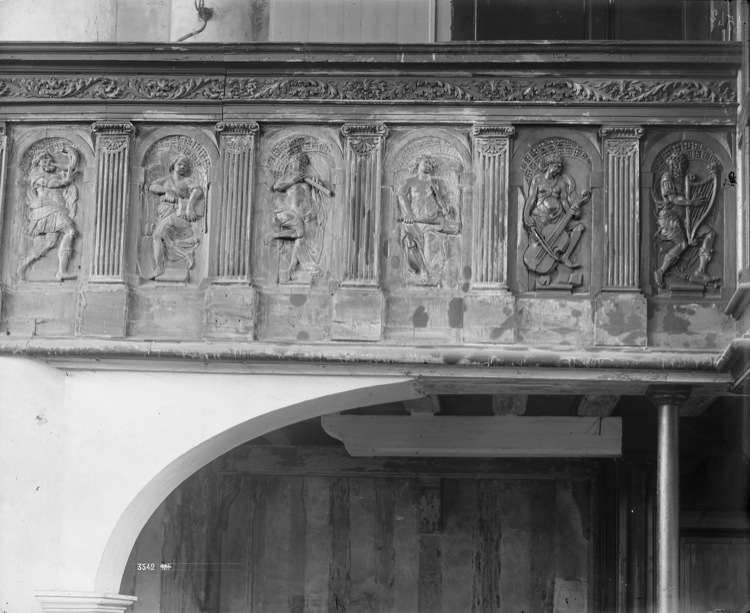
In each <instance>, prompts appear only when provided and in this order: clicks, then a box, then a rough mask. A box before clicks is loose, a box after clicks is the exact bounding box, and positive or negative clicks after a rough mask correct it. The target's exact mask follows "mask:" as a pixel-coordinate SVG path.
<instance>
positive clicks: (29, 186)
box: [16, 138, 81, 281]
mask: <svg viewBox="0 0 750 613" xmlns="http://www.w3.org/2000/svg"><path fill="white" fill-rule="evenodd" d="M80 159H81V153H80V151H79V150H78V149H77V148H76V147H75V145H73V143H72V142H70V141H68V140H67V139H63V138H44V139H42V140H40V141H37V142H36V143H35V144H34V145H32V146H31V147H30V148H29V149H28V150H27V151H26V152H25V153H24V155H23V157H22V159H21V164H20V166H21V168H20V170H21V176H22V177H23V178H22V185H23V187H24V189H25V201H24V207H25V208H24V216H25V223H24V227H23V234H24V239H22V240H21V253H20V254H19V263H18V268H17V270H16V272H17V275H18V277H19V278H20V279H22V280H24V279H26V278H27V274H28V271H29V269H30V268H31V267H32V266H33V265H34V264H35V263H36V262H37V261H39V260H41V259H42V258H44V257H45V256H46V255H47V254H48V253H49V252H50V251H52V250H53V249H55V248H57V272H56V273H55V278H56V279H57V280H58V281H65V280H68V279H75V278H76V275H75V274H73V273H71V272H70V271H69V265H70V262H71V259H72V258H73V253H74V248H75V245H76V239H77V237H78V234H79V232H78V229H77V226H76V216H77V213H78V197H79V190H78V186H77V183H78V182H79V172H80V168H79V165H80Z"/></svg>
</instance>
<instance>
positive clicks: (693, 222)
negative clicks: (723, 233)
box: [685, 164, 719, 245]
mask: <svg viewBox="0 0 750 613" xmlns="http://www.w3.org/2000/svg"><path fill="white" fill-rule="evenodd" d="M696 179H697V177H696V175H693V174H688V175H686V176H685V196H686V197H687V198H688V200H694V199H696V198H702V199H705V203H704V204H700V205H695V206H689V207H686V210H685V234H686V235H687V239H688V244H689V245H695V243H696V240H695V233H696V232H697V231H698V228H700V227H701V224H702V223H703V222H704V221H706V220H708V218H709V215H711V211H712V210H713V207H714V203H715V202H716V193H717V191H718V188H719V168H718V165H717V164H710V165H709V167H708V178H707V179H704V180H703V181H697V180H696Z"/></svg>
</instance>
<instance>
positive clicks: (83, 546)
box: [0, 357, 417, 613]
mask: <svg viewBox="0 0 750 613" xmlns="http://www.w3.org/2000/svg"><path fill="white" fill-rule="evenodd" d="M416 396H417V393H416V392H415V391H414V388H413V385H412V381H411V379H409V378H407V377H392V376H383V377H380V376H367V377H364V376H354V375H352V376H321V375H263V374H209V373H187V372H182V373H180V372H149V371H138V372H136V371H128V372H126V371H81V370H75V371H70V372H64V371H60V370H56V369H54V368H51V367H49V366H46V365H44V364H41V363H38V362H34V361H31V360H27V359H24V358H14V357H4V358H0V402H1V403H2V410H1V411H0V429H1V430H2V432H3V439H4V441H5V443H4V445H3V446H2V447H1V448H0V459H1V460H2V471H0V594H1V595H2V601H1V602H0V604H2V605H3V606H4V607H5V610H7V611H24V612H28V613H32V612H34V611H41V610H42V609H41V606H40V604H39V603H38V601H37V600H36V599H35V597H34V592H35V591H40V590H41V591H72V592H82V593H97V594H103V593H117V591H118V589H119V586H120V580H121V577H122V573H123V570H124V566H125V563H126V561H127V557H128V554H129V553H130V550H131V548H132V546H133V543H134V542H135V539H136V538H137V536H138V533H139V532H140V530H141V528H142V526H143V525H144V524H145V522H146V521H147V519H148V518H149V517H150V515H151V513H153V511H154V510H155V509H156V507H157V506H158V505H159V503H160V502H161V501H162V500H163V499H164V498H165V497H166V496H167V495H168V494H169V492H171V491H172V490H173V489H174V488H175V487H176V486H177V485H178V484H179V483H181V482H182V481H183V480H184V479H185V478H187V477H188V476H189V475H190V474H192V473H193V472H195V471H196V470H197V469H199V468H200V467H201V466H203V465H205V464H206V463H208V462H210V461H211V460H213V459H215V458H216V457H218V456H220V455H221V454H223V453H225V452H226V451H228V450H229V449H232V448H233V447H235V446H236V445H238V444H240V443H242V442H244V441H247V440H250V439H251V438H255V437H257V436H260V435H262V434H264V433H265V432H268V431H271V430H274V429H277V428H279V427H283V426H284V425H288V424H290V423H294V422H296V421H300V420H302V419H307V418H310V417H313V416H317V415H323V414H326V413H331V412H335V411H339V410H344V409H347V408H351V407H356V406H367V405H370V404H377V403H382V402H392V401H396V400H402V399H407V398H413V397H416Z"/></svg>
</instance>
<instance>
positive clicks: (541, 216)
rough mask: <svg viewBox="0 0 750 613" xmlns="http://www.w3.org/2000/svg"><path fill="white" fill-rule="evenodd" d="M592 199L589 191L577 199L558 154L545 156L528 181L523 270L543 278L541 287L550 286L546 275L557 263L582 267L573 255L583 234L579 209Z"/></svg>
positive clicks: (571, 178)
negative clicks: (526, 242) (526, 234)
mask: <svg viewBox="0 0 750 613" xmlns="http://www.w3.org/2000/svg"><path fill="white" fill-rule="evenodd" d="M589 200H591V192H589V191H588V190H584V191H583V192H582V193H581V195H580V196H579V195H578V193H577V192H576V184H575V181H574V180H573V177H571V176H570V175H569V174H567V173H564V172H563V162H562V158H561V157H560V156H559V155H548V156H546V157H545V158H544V161H543V163H542V166H541V168H540V169H539V171H538V172H537V173H536V174H535V175H534V177H533V178H532V179H531V184H530V185H529V193H528V196H527V197H526V202H525V204H524V207H523V223H524V226H525V227H526V229H527V231H528V233H529V246H528V248H527V249H526V252H525V253H524V254H523V261H524V263H525V264H526V267H527V268H528V269H529V270H530V271H532V272H535V273H538V274H540V275H542V280H541V281H540V284H541V285H547V284H548V283H549V275H550V274H551V273H552V272H553V271H554V270H555V269H556V267H557V265H558V264H562V265H563V266H567V267H568V268H579V267H580V266H581V265H580V264H578V263H577V262H575V261H574V260H573V254H574V253H575V249H576V247H577V246H578V243H579V242H580V240H581V235H582V234H583V231H584V229H585V228H584V226H583V224H582V223H581V222H580V221H578V220H579V219H580V217H581V206H582V205H584V204H586V203H587V202H588V201H589Z"/></svg>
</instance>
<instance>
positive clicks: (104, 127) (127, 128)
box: [91, 121, 134, 134]
mask: <svg viewBox="0 0 750 613" xmlns="http://www.w3.org/2000/svg"><path fill="white" fill-rule="evenodd" d="M133 130H134V128H133V124H132V123H130V122H129V121H126V122H123V123H115V122H109V121H97V122H95V123H93V124H91V131H92V132H94V133H95V134H132V133H133Z"/></svg>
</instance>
